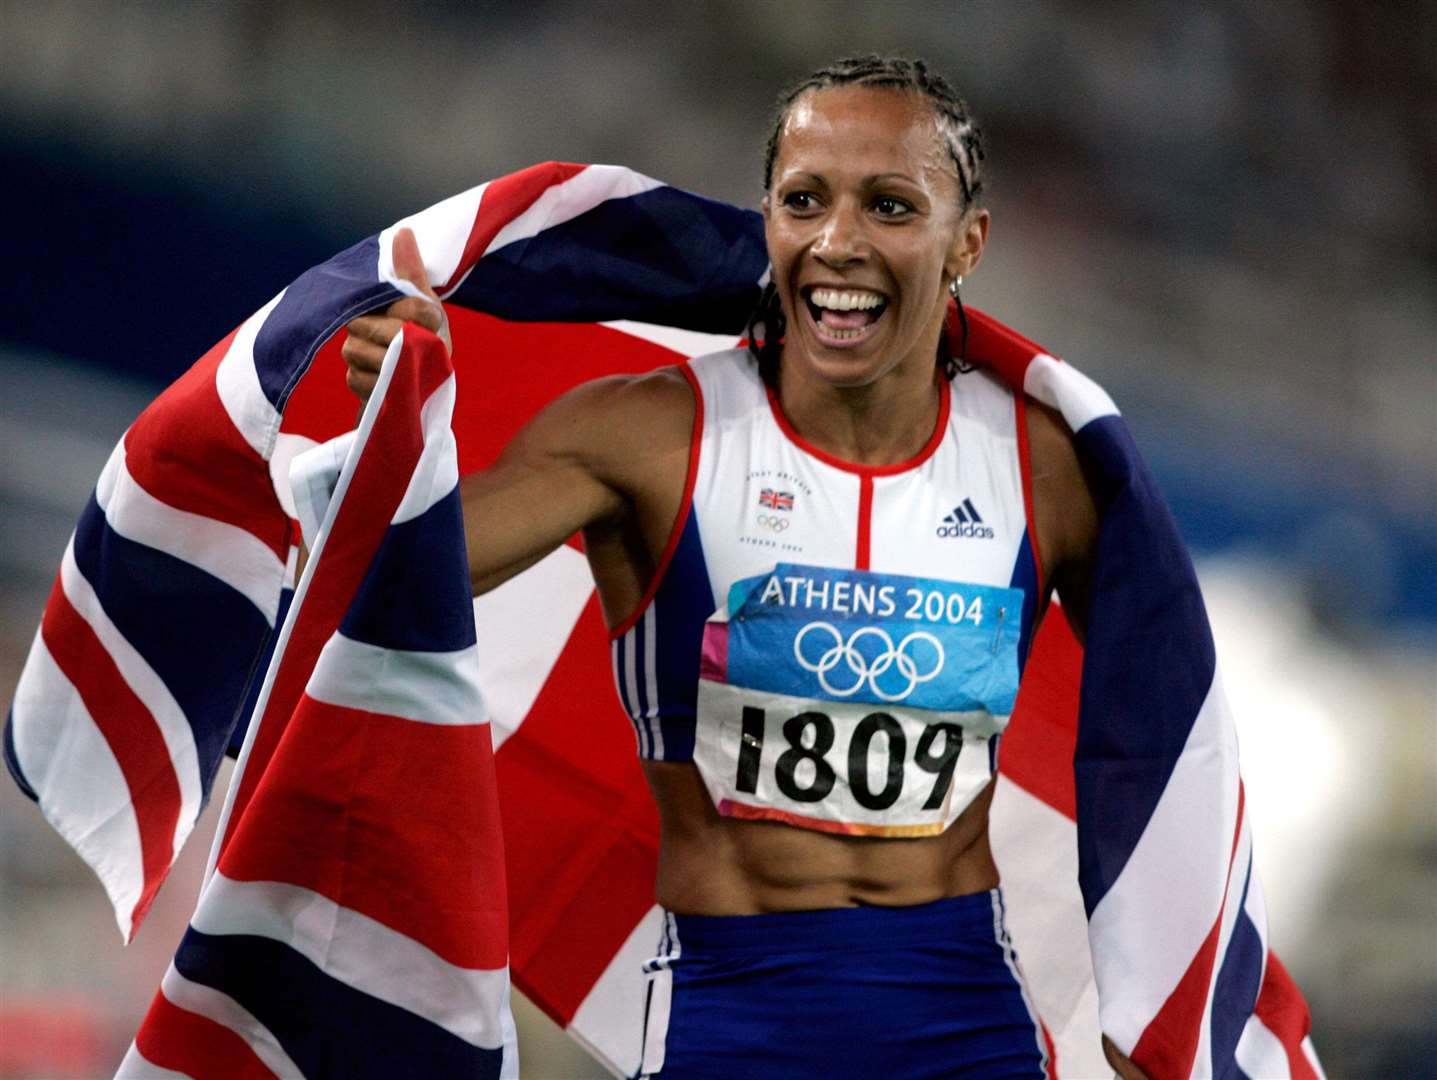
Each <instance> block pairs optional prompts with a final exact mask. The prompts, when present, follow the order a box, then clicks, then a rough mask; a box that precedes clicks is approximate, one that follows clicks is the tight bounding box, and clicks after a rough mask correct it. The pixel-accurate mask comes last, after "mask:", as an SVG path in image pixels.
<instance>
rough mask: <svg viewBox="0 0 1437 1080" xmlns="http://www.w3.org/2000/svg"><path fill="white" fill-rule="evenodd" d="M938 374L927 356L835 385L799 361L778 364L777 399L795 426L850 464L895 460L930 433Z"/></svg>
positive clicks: (894, 462)
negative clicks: (858, 382)
mask: <svg viewBox="0 0 1437 1080" xmlns="http://www.w3.org/2000/svg"><path fill="white" fill-rule="evenodd" d="M942 377H943V376H942V374H941V373H940V372H939V371H938V369H937V367H936V365H935V364H934V363H933V362H932V361H931V359H930V360H929V362H928V363H927V366H926V368H925V367H923V366H919V365H910V366H907V367H905V366H904V365H900V366H899V367H898V368H895V369H894V370H893V371H891V372H888V373H887V374H885V375H884V376H882V377H881V378H879V379H876V380H875V381H873V382H871V383H868V384H866V385H863V386H835V385H834V384H832V383H830V382H827V381H825V380H823V379H821V378H819V377H818V376H817V375H815V374H814V373H813V372H812V371H810V370H808V369H807V368H806V367H805V366H804V365H802V364H781V365H780V366H779V373H778V400H779V405H780V406H781V407H782V409H783V412H784V415H785V416H786V417H787V418H788V421H789V423H790V424H792V425H793V428H794V430H795V431H797V432H798V433H799V434H800V435H801V436H803V438H804V439H806V440H807V441H808V442H810V443H812V444H813V445H814V446H816V447H818V448H819V449H820V450H823V451H824V452H825V453H828V454H832V455H833V456H834V457H837V458H841V459H842V460H844V461H847V462H851V463H852V464H854V465H866V466H884V465H897V464H900V463H902V462H904V461H908V460H910V459H911V458H913V457H915V456H917V454H918V453H919V451H921V450H922V449H923V447H924V446H926V445H927V443H928V440H929V439H930V438H931V437H932V435H933V429H934V427H935V426H936V425H937V423H938V411H939V406H940V402H941V396H940V394H941V391H940V380H941V379H942Z"/></svg>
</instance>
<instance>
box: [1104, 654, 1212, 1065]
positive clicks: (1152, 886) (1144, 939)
mask: <svg viewBox="0 0 1437 1080" xmlns="http://www.w3.org/2000/svg"><path fill="white" fill-rule="evenodd" d="M1215 777H1218V778H1220V780H1221V782H1220V783H1216V784H1215V783H1214V782H1213V781H1214V778H1215ZM1237 802H1238V772H1237V739H1236V736H1235V734H1234V731H1233V726H1232V719H1231V717H1230V716H1229V710H1228V704H1227V698H1226V696H1225V694H1224V693H1223V687H1222V679H1221V677H1220V674H1219V673H1218V672H1217V671H1216V670H1215V671H1214V672H1213V682H1212V685H1211V686H1210V687H1209V688H1208V694H1207V697H1206V699H1205V700H1204V701H1203V704H1202V708H1201V709H1199V710H1198V715H1197V718H1196V720H1195V721H1194V722H1193V726H1192V730H1191V731H1190V732H1189V734H1188V740H1187V743H1186V745H1185V746H1184V747H1183V751H1182V754H1181V755H1180V757H1179V758H1178V761H1177V765H1176V766H1175V767H1174V769H1173V772H1172V775H1171V776H1170V777H1169V778H1168V783H1167V786H1166V787H1165V788H1164V789H1163V794H1162V797H1161V798H1160V799H1159V800H1158V804H1157V806H1156V807H1154V809H1153V813H1152V816H1151V817H1150V818H1149V819H1148V823H1147V826H1146V828H1145V829H1144V830H1143V834H1142V836H1141V837H1140V838H1139V840H1138V843H1137V845H1136V846H1135V847H1134V848H1133V852H1132V855H1131V856H1129V858H1128V861H1127V865H1126V866H1124V868H1123V872H1122V873H1121V874H1120V875H1119V876H1118V879H1117V880H1116V881H1115V882H1113V884H1112V886H1111V887H1110V888H1109V889H1108V892H1107V895H1106V896H1104V897H1103V899H1102V900H1101V901H1099V903H1098V906H1097V907H1096V908H1095V909H1094V910H1093V914H1092V918H1091V919H1089V920H1088V934H1089V938H1090V940H1091V942H1092V946H1093V970H1094V974H1095V975H1096V976H1097V980H1098V989H1099V991H1100V993H1101V994H1102V1001H1103V1005H1102V1025H1103V1031H1105V1032H1106V1033H1107V1034H1108V1035H1109V1036H1110V1037H1111V1038H1112V1039H1113V1041H1114V1042H1116V1043H1117V1044H1118V1045H1119V1046H1120V1047H1124V1046H1126V1047H1131V1046H1133V1045H1135V1044H1136V1043H1137V1040H1138V1038H1139V1037H1140V1036H1141V1035H1142V1033H1143V1031H1144V1029H1145V1028H1146V1027H1147V1026H1148V1024H1149V1023H1150V1022H1151V1021H1152V1019H1153V1017H1154V1016H1156V1015H1157V1014H1158V1011H1159V1010H1160V1009H1161V1008H1162V1006H1163V1003H1164V1002H1165V1001H1166V1000H1167V998H1168V995H1169V994H1170V993H1172V991H1173V989H1174V988H1175V987H1176V986H1177V984H1178V981H1179V980H1180V979H1181V978H1182V977H1183V974H1184V973H1185V972H1186V971H1187V969H1188V967H1189V966H1190V965H1191V963H1192V961H1193V958H1194V957H1195V956H1196V955H1197V952H1198V949H1199V948H1201V946H1202V943H1203V941H1204V939H1205V938H1206V937H1207V936H1208V934H1209V933H1210V932H1211V931H1212V928H1213V924H1214V923H1215V922H1216V921H1217V918H1218V915H1219V913H1220V911H1221V905H1222V901H1223V890H1224V886H1225V885H1226V883H1227V873H1226V871H1227V868H1228V861H1229V858H1230V857H1231V854H1232V846H1233V829H1234V827H1235V826H1236V824H1237ZM1219 868H1221V871H1220V872H1215V871H1218V870H1219ZM1135 942H1138V943H1142V944H1141V947H1135V946H1134V943H1135ZM1156 942H1161V943H1162V945H1163V947H1162V948H1154V947H1152V945H1153V943H1156Z"/></svg>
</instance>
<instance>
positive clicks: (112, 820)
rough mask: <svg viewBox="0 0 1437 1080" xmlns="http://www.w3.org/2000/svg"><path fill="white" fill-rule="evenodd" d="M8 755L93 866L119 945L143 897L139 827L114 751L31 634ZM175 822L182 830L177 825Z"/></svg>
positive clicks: (17, 690) (58, 828)
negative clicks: (110, 908) (11, 750)
mask: <svg viewBox="0 0 1437 1080" xmlns="http://www.w3.org/2000/svg"><path fill="white" fill-rule="evenodd" d="M11 708H12V712H11V717H12V721H11V723H12V727H11V734H12V736H13V738H14V740H15V756H16V757H17V758H18V759H19V762H20V768H21V769H22V770H23V771H24V773H25V779H26V780H27V781H29V783H30V786H31V788H33V789H34V791H35V794H36V795H37V796H38V797H39V804H40V810H41V812H43V813H44V815H45V818H46V820H47V821H49V822H50V824H51V825H53V826H54V827H55V831H56V832H58V833H59V834H60V835H61V836H63V837H64V838H65V839H66V840H67V841H68V842H69V843H70V845H71V846H72V847H73V848H74V849H75V850H76V851H77V852H79V854H80V856H81V857H82V858H83V859H84V860H85V861H86V862H87V863H89V864H90V866H92V867H94V870H95V873H96V874H97V875H98V876H99V878H100V882H101V884H103V885H104V886H105V892H106V893H107V894H109V897H110V902H111V903H112V904H113V905H114V907H115V921H116V922H118V923H119V925H120V934H121V935H122V936H123V937H124V940H126V941H129V940H130V930H131V925H130V920H131V915H132V914H133V912H134V910H135V903H136V902H137V901H138V900H139V899H140V894H141V893H142V892H143V891H144V887H145V877H144V863H143V856H142V854H141V851H140V826H139V823H138V821H136V819H135V810H134V807H133V805H132V804H131V802H130V789H129V787H128V785H126V783H125V777H124V774H123V773H122V772H120V766H119V763H118V762H117V761H116V760H115V754H114V751H112V750H111V749H110V744H109V743H108V742H106V741H105V737H104V736H103V735H101V734H100V729H99V728H97V727H96V726H95V722H94V720H93V719H91V717H90V713H89V712H88V710H86V708H85V703H84V702H83V701H82V700H81V699H80V694H79V691H78V690H76V689H75V687H74V686H73V685H72V684H71V683H70V680H69V679H67V678H65V675H64V673H63V672H62V671H61V670H60V668H59V666H58V665H57V664H56V663H55V660H54V657H52V656H51V655H50V650H49V649H47V648H46V647H45V642H44V639H43V638H42V637H41V635H40V632H39V631H38V630H37V631H36V633H35V641H34V643H33V644H32V645H31V646H30V656H29V658H28V659H27V660H26V661H25V667H24V668H23V669H22V670H21V672H20V682H19V684H18V685H17V686H16V687H15V700H14V703H13V705H12V706H11ZM181 824H184V823H183V822H182V823H181Z"/></svg>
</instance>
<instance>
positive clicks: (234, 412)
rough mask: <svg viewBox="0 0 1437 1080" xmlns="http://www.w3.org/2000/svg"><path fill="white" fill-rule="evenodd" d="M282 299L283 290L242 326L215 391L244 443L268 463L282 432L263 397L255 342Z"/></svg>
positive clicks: (223, 363) (224, 360)
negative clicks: (257, 368)
mask: <svg viewBox="0 0 1437 1080" xmlns="http://www.w3.org/2000/svg"><path fill="white" fill-rule="evenodd" d="M283 296H284V292H283V291H281V292H280V294H279V295H278V296H276V297H275V298H274V299H273V300H271V301H270V302H269V303H268V304H266V305H265V306H264V307H262V308H260V309H259V310H258V311H256V312H255V313H254V314H253V315H251V316H250V317H249V318H248V319H246V320H245V321H244V322H243V323H241V324H240V328H239V330H238V331H237V332H236V333H235V336H234V340H233V341H231V342H230V347H229V349H228V351H226V353H225V354H224V356H223V357H222V358H221V359H220V363H219V368H218V369H217V370H216V371H215V389H216V390H218V391H219V395H220V402H221V403H222V404H223V405H224V407H225V412H226V413H228V414H229V418H230V421H231V422H232V423H233V424H234V426H235V427H236V428H237V429H238V430H239V433H240V434H241V435H243V436H244V441H245V442H247V443H249V444H250V446H251V447H252V448H253V449H254V452H255V453H256V454H258V455H259V456H260V457H261V458H264V459H265V460H268V459H269V456H270V452H271V451H272V450H273V449H274V438H275V436H276V435H277V434H278V433H279V412H278V410H276V409H275V407H274V406H273V405H272V404H270V400H269V398H267V397H265V396H264V389H263V388H262V387H261V386H260V384H259V372H258V371H257V370H256V368H255V366H254V341H255V337H256V336H257V335H258V334H259V331H260V327H262V326H263V325H264V323H265V320H266V319H268V318H269V314H270V312H271V311H273V310H274V309H275V306H276V305H277V304H278V303H279V302H280V299H281V298H282V297H283Z"/></svg>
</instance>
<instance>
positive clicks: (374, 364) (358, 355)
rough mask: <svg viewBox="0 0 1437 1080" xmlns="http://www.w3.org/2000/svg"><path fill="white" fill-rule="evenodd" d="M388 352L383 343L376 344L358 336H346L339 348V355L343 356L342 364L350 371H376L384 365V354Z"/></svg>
mask: <svg viewBox="0 0 1437 1080" xmlns="http://www.w3.org/2000/svg"><path fill="white" fill-rule="evenodd" d="M386 352H388V349H386V348H385V347H384V346H383V345H376V344H374V343H373V342H371V341H363V340H361V339H360V338H353V337H351V338H346V339H345V341H344V344H343V345H341V346H340V348H339V354H340V356H342V357H344V364H345V366H346V367H347V368H349V370H350V371H351V372H356V371H359V372H369V373H371V374H373V373H377V372H378V371H379V369H380V368H382V367H383V366H384V354H385V353H386Z"/></svg>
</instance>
